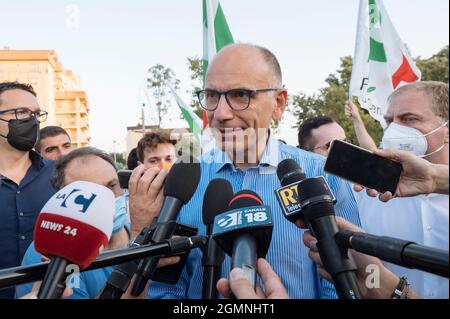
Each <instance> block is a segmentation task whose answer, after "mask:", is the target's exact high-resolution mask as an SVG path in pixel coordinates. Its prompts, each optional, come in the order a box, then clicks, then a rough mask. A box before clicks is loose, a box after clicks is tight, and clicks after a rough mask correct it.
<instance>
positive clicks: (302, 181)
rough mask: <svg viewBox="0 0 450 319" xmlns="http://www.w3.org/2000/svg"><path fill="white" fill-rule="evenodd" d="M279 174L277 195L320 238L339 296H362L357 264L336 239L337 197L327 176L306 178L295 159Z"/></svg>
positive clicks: (288, 213) (284, 163)
mask: <svg viewBox="0 0 450 319" xmlns="http://www.w3.org/2000/svg"><path fill="white" fill-rule="evenodd" d="M277 175H278V178H279V180H280V182H281V185H282V186H283V187H282V188H280V189H278V190H276V191H275V194H276V196H277V199H278V201H279V203H280V206H281V208H282V211H283V213H284V215H285V217H286V218H287V219H288V220H289V221H291V222H293V223H295V221H296V220H298V219H302V220H303V221H304V222H305V223H306V225H307V227H308V228H309V229H310V230H311V232H312V233H313V234H314V236H315V237H316V238H317V248H318V250H319V255H320V258H321V260H322V263H323V265H324V267H325V269H326V270H327V271H328V272H329V273H330V274H331V276H332V278H333V282H334V285H335V287H336V291H337V293H338V295H339V297H340V298H344V299H360V298H361V296H360V294H359V290H358V286H357V281H356V274H355V271H356V269H357V268H356V265H355V263H354V261H353V260H352V259H351V256H349V254H348V251H347V249H341V248H340V246H339V245H338V241H337V240H336V238H335V237H336V234H337V233H338V231H339V229H338V226H337V223H336V218H335V212H334V207H333V205H334V203H335V202H336V199H335V197H334V195H333V193H332V191H331V189H330V187H329V186H328V183H327V182H326V180H325V178H324V177H322V176H320V177H313V178H306V175H305V174H304V173H303V172H302V171H301V169H300V167H299V166H298V165H297V163H296V162H295V161H293V160H292V159H286V160H283V161H282V162H281V163H280V164H279V165H278V168H277Z"/></svg>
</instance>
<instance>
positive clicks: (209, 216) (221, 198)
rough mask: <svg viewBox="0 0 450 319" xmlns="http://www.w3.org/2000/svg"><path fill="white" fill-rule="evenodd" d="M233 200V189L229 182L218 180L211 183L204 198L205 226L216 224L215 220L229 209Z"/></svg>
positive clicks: (203, 213) (203, 215) (203, 214)
mask: <svg viewBox="0 0 450 319" xmlns="http://www.w3.org/2000/svg"><path fill="white" fill-rule="evenodd" d="M232 198H233V188H232V187H231V185H230V183H229V182H228V181H227V180H225V179H222V178H216V179H213V180H212V181H211V182H209V184H208V187H206V191H205V196H204V197H203V209H202V218H203V224H205V225H210V224H212V223H214V218H215V217H216V216H217V215H219V214H221V213H223V212H224V211H226V210H227V209H228V204H229V202H230V200H231V199H232Z"/></svg>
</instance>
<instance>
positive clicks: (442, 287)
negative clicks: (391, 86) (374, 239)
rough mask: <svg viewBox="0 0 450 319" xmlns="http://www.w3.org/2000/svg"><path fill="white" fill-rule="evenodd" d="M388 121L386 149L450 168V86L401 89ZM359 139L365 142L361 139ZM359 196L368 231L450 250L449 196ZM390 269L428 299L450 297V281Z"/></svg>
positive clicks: (391, 102)
mask: <svg viewBox="0 0 450 319" xmlns="http://www.w3.org/2000/svg"><path fill="white" fill-rule="evenodd" d="M354 118H355V117H354ZM385 119H386V122H387V123H388V124H389V126H388V128H387V130H386V131H385V133H384V136H383V141H382V146H383V148H385V149H388V148H393V149H402V150H406V151H409V152H411V153H413V154H415V155H417V156H419V157H422V158H424V159H426V160H428V161H429V162H431V163H433V164H440V165H447V166H448V164H449V149H448V143H449V129H448V84H444V83H439V82H416V83H412V84H408V85H406V86H403V87H401V88H399V89H397V90H396V91H395V92H394V93H393V94H392V96H391V97H390V99H389V109H388V111H387V114H386V115H385ZM355 121H356V119H355ZM355 127H356V123H355ZM357 132H358V130H357ZM358 140H360V141H364V140H365V139H364V137H360V136H358ZM360 143H361V142H360ZM399 191H401V190H399ZM372 195H373V194H372ZM383 196H385V195H383ZM355 197H356V199H357V202H358V207H359V210H360V218H361V223H362V226H363V228H364V230H365V231H366V232H368V233H372V234H376V235H385V236H391V237H397V238H402V239H407V240H412V241H415V242H417V243H418V244H421V245H426V246H431V247H434V248H439V249H445V250H448V249H449V197H448V195H442V194H428V195H418V196H414V197H409V198H394V199H391V200H390V201H388V202H387V203H384V202H382V201H380V200H379V199H377V198H372V197H369V196H367V195H366V193H365V192H360V193H356V194H355ZM390 197H391V196H390ZM384 198H386V197H384ZM387 266H388V268H389V269H390V270H391V271H393V272H394V273H396V274H397V275H399V276H407V277H408V280H409V281H410V282H411V283H412V286H413V287H414V288H415V289H416V291H417V292H418V293H419V294H420V295H421V296H422V297H423V298H448V297H449V281H448V279H445V278H443V277H439V276H436V275H431V274H428V273H425V272H422V271H418V270H412V269H407V268H403V267H399V266H395V265H390V264H389V265H387Z"/></svg>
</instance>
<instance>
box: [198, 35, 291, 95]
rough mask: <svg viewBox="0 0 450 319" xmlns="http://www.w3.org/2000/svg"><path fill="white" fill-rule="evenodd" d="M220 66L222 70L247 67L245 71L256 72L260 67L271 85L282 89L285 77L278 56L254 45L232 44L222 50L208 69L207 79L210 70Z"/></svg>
mask: <svg viewBox="0 0 450 319" xmlns="http://www.w3.org/2000/svg"><path fill="white" fill-rule="evenodd" d="M217 64H220V65H221V67H222V68H224V69H228V70H236V69H238V68H240V69H241V70H242V71H244V70H243V69H242V68H244V67H245V70H254V68H255V67H256V66H258V67H259V68H260V69H261V70H260V71H261V72H262V73H264V75H265V77H266V78H267V79H268V80H269V82H270V84H271V85H272V86H274V87H281V86H282V83H283V76H282V72H281V67H280V63H279V62H278V60H277V58H276V56H275V55H274V54H273V53H272V52H271V51H270V50H268V49H266V48H263V47H260V46H257V45H253V44H245V43H238V44H231V45H228V46H226V47H224V48H223V49H222V50H220V51H219V52H218V53H217V55H216V56H215V57H214V59H213V61H212V62H211V64H210V65H209V67H208V72H207V74H206V79H208V75H209V73H210V70H211V69H212V68H213V67H215V66H216V65H217Z"/></svg>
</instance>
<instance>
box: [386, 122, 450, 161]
mask: <svg viewBox="0 0 450 319" xmlns="http://www.w3.org/2000/svg"><path fill="white" fill-rule="evenodd" d="M447 123H448V121H447V122H445V123H444V124H443V125H441V126H439V127H438V128H436V129H434V130H432V131H431V132H429V133H427V134H422V132H420V131H419V130H417V129H415V128H412V127H408V126H403V125H399V124H397V123H391V124H390V125H389V127H388V128H387V130H386V131H385V132H384V135H383V140H382V141H381V147H382V148H383V149H388V148H392V149H396V150H402V151H407V152H411V153H413V154H415V155H417V156H419V157H427V156H430V155H433V154H435V153H437V152H439V151H441V150H442V149H443V148H444V146H445V144H442V146H440V147H439V148H438V149H436V150H434V151H432V152H431V153H429V154H426V152H427V149H428V142H427V139H426V137H427V136H428V135H431V134H433V133H436V132H437V131H439V130H440V129H441V128H443V127H444V126H446V125H447Z"/></svg>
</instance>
